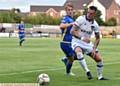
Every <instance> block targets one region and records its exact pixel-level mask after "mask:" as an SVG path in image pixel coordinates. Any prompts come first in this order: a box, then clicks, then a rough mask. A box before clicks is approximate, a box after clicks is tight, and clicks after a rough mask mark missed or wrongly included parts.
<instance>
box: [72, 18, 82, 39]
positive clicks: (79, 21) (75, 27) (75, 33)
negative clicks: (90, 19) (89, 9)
mask: <svg viewBox="0 0 120 86" xmlns="http://www.w3.org/2000/svg"><path fill="white" fill-rule="evenodd" d="M82 19H83V17H82V16H80V17H78V18H77V19H76V21H75V23H74V25H73V27H72V29H71V31H70V33H71V35H73V36H74V37H75V38H78V39H81V37H80V36H79V34H78V29H79V28H80V26H81V24H82V22H83V21H82Z"/></svg>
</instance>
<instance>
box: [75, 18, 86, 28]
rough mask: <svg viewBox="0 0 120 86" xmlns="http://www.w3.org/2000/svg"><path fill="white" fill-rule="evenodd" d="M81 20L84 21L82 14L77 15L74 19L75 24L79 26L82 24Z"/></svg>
mask: <svg viewBox="0 0 120 86" xmlns="http://www.w3.org/2000/svg"><path fill="white" fill-rule="evenodd" d="M83 21H84V18H83V16H79V17H78V18H77V19H76V21H75V25H76V26H78V27H80V26H81V25H82V23H83Z"/></svg>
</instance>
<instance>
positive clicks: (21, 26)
mask: <svg viewBox="0 0 120 86" xmlns="http://www.w3.org/2000/svg"><path fill="white" fill-rule="evenodd" d="M18 35H19V45H20V46H22V43H23V42H24V41H25V25H24V22H23V21H21V23H20V24H19V25H18Z"/></svg>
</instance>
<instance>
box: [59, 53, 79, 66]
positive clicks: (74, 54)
mask: <svg viewBox="0 0 120 86" xmlns="http://www.w3.org/2000/svg"><path fill="white" fill-rule="evenodd" d="M73 56H74V60H78V59H77V55H76V53H75V51H73ZM67 58H68V57H63V58H62V59H61V61H62V62H63V63H64V64H65V65H66V63H67Z"/></svg>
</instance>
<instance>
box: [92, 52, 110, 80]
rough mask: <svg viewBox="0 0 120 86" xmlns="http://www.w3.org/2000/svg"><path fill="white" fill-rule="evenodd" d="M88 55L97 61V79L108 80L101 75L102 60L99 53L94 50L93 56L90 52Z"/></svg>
mask: <svg viewBox="0 0 120 86" xmlns="http://www.w3.org/2000/svg"><path fill="white" fill-rule="evenodd" d="M90 56H91V57H92V58H93V59H94V60H95V62H96V63H97V74H98V80H108V79H107V78H104V77H103V75H102V72H103V61H102V58H101V55H100V54H99V53H98V52H96V54H95V56H94V57H93V56H92V54H90Z"/></svg>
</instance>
